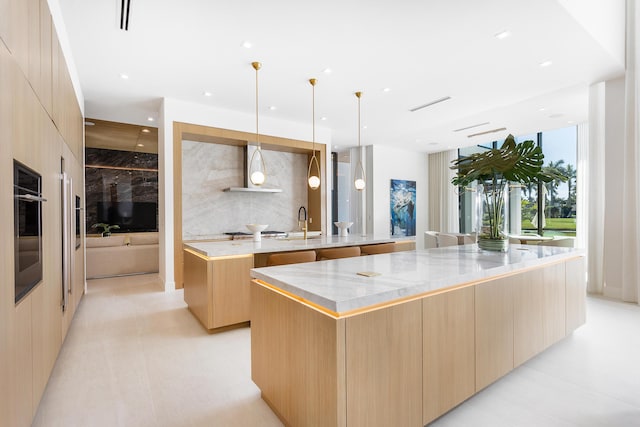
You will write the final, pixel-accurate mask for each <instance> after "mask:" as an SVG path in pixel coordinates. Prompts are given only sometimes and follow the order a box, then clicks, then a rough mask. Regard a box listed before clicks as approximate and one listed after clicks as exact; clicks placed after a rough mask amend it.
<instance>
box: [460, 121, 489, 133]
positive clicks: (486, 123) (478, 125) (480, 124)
mask: <svg viewBox="0 0 640 427" xmlns="http://www.w3.org/2000/svg"><path fill="white" fill-rule="evenodd" d="M488 124H489V122H484V123H478V124H477V125H471V126H467V127H464V128H460V129H454V132H460V131H462V130H467V129H473V128H477V127H480V126H484V125H488Z"/></svg>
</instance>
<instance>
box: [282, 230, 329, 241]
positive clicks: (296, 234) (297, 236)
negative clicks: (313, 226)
mask: <svg viewBox="0 0 640 427" xmlns="http://www.w3.org/2000/svg"><path fill="white" fill-rule="evenodd" d="M320 237H321V233H320V231H308V232H307V240H309V239H319V238H320ZM303 239H304V231H292V232H289V233H287V237H285V238H284V239H283V240H303Z"/></svg>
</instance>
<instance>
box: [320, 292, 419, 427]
mask: <svg viewBox="0 0 640 427" xmlns="http://www.w3.org/2000/svg"><path fill="white" fill-rule="evenodd" d="M421 331H422V301H420V300H417V301H411V302H407V303H405V304H400V305H396V306H392V307H387V308H384V309H381V310H376V311H371V312H368V313H364V314H361V315H359V316H353V317H349V318H347V319H346V345H345V352H346V355H345V356H346V361H347V364H346V372H347V373H348V375H346V383H347V396H348V398H347V408H346V409H347V425H349V426H393V425H397V426H421V425H423V423H422V333H421ZM307 425H308V424H307Z"/></svg>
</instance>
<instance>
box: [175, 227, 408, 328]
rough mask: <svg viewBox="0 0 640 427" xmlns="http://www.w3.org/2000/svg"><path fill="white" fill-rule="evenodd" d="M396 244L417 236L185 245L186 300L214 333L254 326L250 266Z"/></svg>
mask: <svg viewBox="0 0 640 427" xmlns="http://www.w3.org/2000/svg"><path fill="white" fill-rule="evenodd" d="M384 243H394V245H395V246H396V247H397V249H396V250H398V251H403V250H413V249H415V240H414V238H413V237H402V238H390V237H389V236H388V235H386V236H372V235H368V236H358V235H350V236H346V237H339V236H318V237H313V238H308V239H304V238H301V237H300V236H292V237H287V238H277V239H276V238H263V239H262V241H260V242H254V241H253V240H251V239H241V240H229V239H227V240H218V241H193V242H188V243H185V244H184V248H183V257H182V258H183V260H184V300H185V302H186V303H187V305H188V306H189V310H190V311H191V312H192V313H193V315H194V316H195V317H196V318H197V319H198V320H199V321H200V323H201V324H202V325H203V326H204V327H205V328H206V329H207V330H208V331H209V332H219V331H224V330H226V329H228V328H234V327H237V326H239V325H240V326H242V325H248V324H249V321H250V319H251V308H250V301H249V282H250V280H251V277H250V270H251V269H252V268H253V267H263V266H265V265H267V258H268V257H269V255H271V254H279V253H286V252H294V251H309V250H316V249H327V248H340V247H347V246H363V245H376V244H384Z"/></svg>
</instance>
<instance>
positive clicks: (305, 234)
mask: <svg viewBox="0 0 640 427" xmlns="http://www.w3.org/2000/svg"><path fill="white" fill-rule="evenodd" d="M301 214H304V218H303V219H301V218H300V217H301ZM303 221H304V226H302V225H301V223H302V222H303ZM298 227H300V228H302V231H304V240H307V229H308V228H309V225H308V223H307V208H305V207H304V206H300V209H298Z"/></svg>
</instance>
